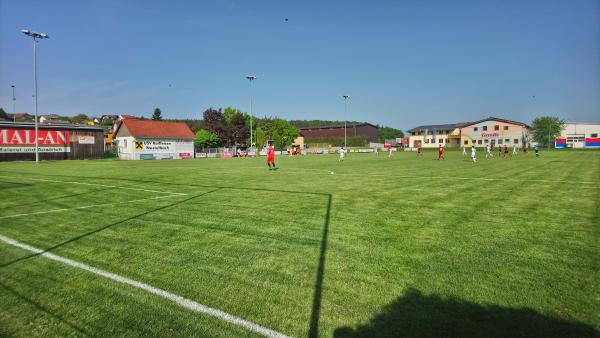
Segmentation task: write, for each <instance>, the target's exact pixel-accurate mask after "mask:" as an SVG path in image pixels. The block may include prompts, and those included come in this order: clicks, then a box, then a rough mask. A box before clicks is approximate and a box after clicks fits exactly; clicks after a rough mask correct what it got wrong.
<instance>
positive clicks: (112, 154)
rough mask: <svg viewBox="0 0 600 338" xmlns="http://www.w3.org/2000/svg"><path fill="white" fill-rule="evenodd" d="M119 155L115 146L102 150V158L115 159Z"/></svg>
mask: <svg viewBox="0 0 600 338" xmlns="http://www.w3.org/2000/svg"><path fill="white" fill-rule="evenodd" d="M118 155H119V153H118V150H117V145H116V144H113V145H112V146H111V147H110V148H108V149H106V150H104V158H117V156H118Z"/></svg>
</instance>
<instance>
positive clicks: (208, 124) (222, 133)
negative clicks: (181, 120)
mask: <svg viewBox="0 0 600 338" xmlns="http://www.w3.org/2000/svg"><path fill="white" fill-rule="evenodd" d="M202 116H203V118H204V126H205V128H206V130H208V131H210V132H211V133H213V134H215V135H217V137H218V138H219V139H220V140H221V141H224V140H225V139H226V138H227V130H226V128H225V118H224V116H223V113H222V112H221V111H220V110H216V109H213V108H208V109H207V110H205V111H204V113H203V114H202Z"/></svg>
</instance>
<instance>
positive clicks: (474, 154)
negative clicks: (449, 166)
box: [471, 146, 477, 162]
mask: <svg viewBox="0 0 600 338" xmlns="http://www.w3.org/2000/svg"><path fill="white" fill-rule="evenodd" d="M471 159H472V160H473V162H477V153H476V152H475V146H472V147H471Z"/></svg>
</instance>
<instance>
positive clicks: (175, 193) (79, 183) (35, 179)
mask: <svg viewBox="0 0 600 338" xmlns="http://www.w3.org/2000/svg"><path fill="white" fill-rule="evenodd" d="M0 177H4V178H16V179H24V180H32V181H41V182H50V183H63V184H76V185H91V186H96V187H105V188H118V189H126V190H137V191H144V192H153V193H157V194H170V195H180V196H186V195H187V194H186V193H182V192H171V191H160V190H151V189H142V188H133V187H122V186H117V185H108V184H100V183H86V182H75V181H58V180H49V179H45V178H32V177H20V176H4V175H0Z"/></svg>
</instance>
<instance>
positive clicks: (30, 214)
mask: <svg viewBox="0 0 600 338" xmlns="http://www.w3.org/2000/svg"><path fill="white" fill-rule="evenodd" d="M169 197H181V196H180V195H167V196H157V197H148V198H140V199H137V200H130V201H124V202H113V203H104V204H93V205H84V206H81V207H73V208H62V209H52V210H44V211H37V212H30V213H27V214H16V215H7V216H0V219H4V218H14V217H23V216H33V215H41V214H49V213H52V212H61V211H69V210H78V209H88V208H98V207H106V206H109V205H115V204H125V203H131V202H141V201H148V200H158V199H161V198H169Z"/></svg>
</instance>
